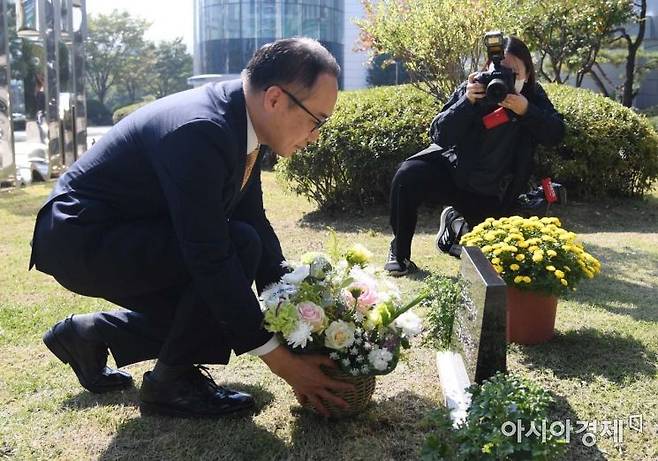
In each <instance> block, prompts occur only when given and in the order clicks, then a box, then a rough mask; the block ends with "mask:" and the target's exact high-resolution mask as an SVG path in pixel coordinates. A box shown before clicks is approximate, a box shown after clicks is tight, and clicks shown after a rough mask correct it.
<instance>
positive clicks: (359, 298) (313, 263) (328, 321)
mask: <svg viewBox="0 0 658 461" xmlns="http://www.w3.org/2000/svg"><path fill="white" fill-rule="evenodd" d="M329 246H330V248H329V250H330V251H329V253H331V254H333V255H339V256H338V257H337V258H336V257H334V258H332V257H331V256H329V255H327V254H324V253H318V252H314V253H306V254H304V255H303V256H302V258H301V262H300V263H299V264H289V265H288V266H289V269H290V270H291V272H289V273H288V274H285V275H284V276H283V277H282V278H281V280H280V281H279V282H278V283H275V284H273V285H271V286H269V287H267V288H266V289H265V290H264V291H263V293H262V294H261V301H262V308H263V311H264V318H265V328H266V329H267V330H268V331H271V332H273V333H276V334H277V335H278V336H279V338H280V340H281V341H282V342H285V343H286V344H287V345H288V346H289V347H290V348H291V349H292V350H293V351H297V352H302V351H311V352H313V351H316V352H321V353H327V354H328V355H329V357H330V358H332V359H333V360H334V361H336V363H337V364H338V366H339V367H340V369H341V370H342V371H344V372H345V373H348V374H350V375H352V376H371V375H378V374H386V373H389V372H391V371H392V370H393V369H394V368H395V366H396V365H397V361H398V358H399V355H400V348H408V347H410V339H411V338H412V337H413V336H415V335H417V334H419V333H420V331H421V321H420V318H419V317H418V316H416V315H415V314H413V313H412V312H410V311H409V309H411V308H412V307H413V306H415V305H417V304H419V303H420V302H421V301H423V300H424V299H426V298H428V297H429V296H430V295H431V294H432V293H431V291H430V290H425V291H423V292H421V293H420V294H419V295H418V296H417V297H416V298H415V299H413V300H412V301H411V302H409V303H406V304H405V303H402V302H401V297H400V293H399V291H398V289H397V287H396V286H395V285H393V284H392V283H391V282H390V281H388V279H386V278H385V277H383V276H382V275H380V274H379V273H378V272H377V271H375V270H374V269H373V268H372V267H370V266H368V261H369V259H370V257H371V253H370V252H369V251H368V250H367V249H366V248H365V247H363V246H362V245H359V244H356V245H353V246H352V247H350V248H349V249H348V250H347V251H344V252H340V251H338V249H337V248H338V245H337V242H336V239H335V236H333V241H332V242H330V245H329Z"/></svg>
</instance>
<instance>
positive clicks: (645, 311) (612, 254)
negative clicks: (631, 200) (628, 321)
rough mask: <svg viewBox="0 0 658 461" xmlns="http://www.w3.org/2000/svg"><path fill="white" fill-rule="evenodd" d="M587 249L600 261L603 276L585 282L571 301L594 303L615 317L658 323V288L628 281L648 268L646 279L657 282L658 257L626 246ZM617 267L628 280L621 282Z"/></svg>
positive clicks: (571, 296)
mask: <svg viewBox="0 0 658 461" xmlns="http://www.w3.org/2000/svg"><path fill="white" fill-rule="evenodd" d="M586 249H587V251H588V252H590V253H592V255H594V256H596V257H597V258H598V259H599V260H600V261H601V266H602V269H601V274H599V275H598V276H597V277H595V278H594V279H592V280H587V281H585V282H584V283H582V284H581V285H580V286H579V287H578V291H577V292H575V293H572V294H571V295H570V298H571V299H574V300H576V301H579V302H582V303H585V304H594V305H596V306H597V307H600V308H603V309H605V310H607V311H608V312H611V313H613V314H619V315H628V316H630V317H632V318H633V319H635V320H643V321H647V322H658V309H656V300H657V299H658V285H656V284H653V285H651V286H648V285H647V283H643V282H633V281H629V280H628V278H629V277H631V276H632V275H633V274H638V273H645V272H646V271H647V269H648V270H649V274H647V276H645V278H646V277H650V278H651V277H652V276H653V277H652V278H653V280H655V279H656V277H658V256H656V255H652V254H649V253H646V252H643V251H640V250H637V249H634V248H630V247H624V246H620V249H619V250H613V249H611V248H606V247H601V246H597V245H587V248H586ZM615 268H619V269H618V272H623V274H625V275H626V278H627V279H626V280H622V279H621V278H620V277H619V275H618V274H616V273H615ZM623 274H622V275H623Z"/></svg>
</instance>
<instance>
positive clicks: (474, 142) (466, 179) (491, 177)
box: [384, 32, 564, 276]
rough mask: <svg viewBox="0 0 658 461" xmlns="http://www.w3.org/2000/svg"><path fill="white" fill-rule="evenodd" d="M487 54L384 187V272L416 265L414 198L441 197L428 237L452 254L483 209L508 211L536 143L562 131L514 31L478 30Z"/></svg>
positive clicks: (553, 139)
mask: <svg viewBox="0 0 658 461" xmlns="http://www.w3.org/2000/svg"><path fill="white" fill-rule="evenodd" d="M485 45H486V46H487V55H488V60H487V63H486V64H485V68H484V69H483V71H482V72H474V73H472V74H471V75H469V76H468V80H467V81H466V82H464V83H462V84H461V85H460V86H459V87H458V88H457V89H456V90H455V92H454V93H453V94H452V96H451V97H450V99H449V100H448V102H447V103H446V104H445V105H444V107H443V108H442V110H441V112H440V113H439V114H438V115H437V116H436V117H435V119H434V120H433V121H432V124H431V125H430V138H431V140H432V144H431V145H430V146H429V147H428V148H427V149H425V150H423V151H421V152H419V153H417V154H415V155H413V156H412V157H410V158H408V159H407V160H405V161H404V162H403V163H402V164H401V165H400V167H399V168H398V170H397V172H396V174H395V176H394V178H393V183H392V187H391V201H390V203H391V205H390V206H391V213H390V224H391V227H392V229H393V234H394V239H393V240H392V241H391V246H390V251H389V257H388V262H387V263H386V265H385V266H384V268H385V270H387V271H388V272H389V274H391V275H395V276H401V275H405V274H407V273H408V272H412V271H413V270H415V269H416V266H415V264H414V263H413V262H412V261H411V240H412V238H413V234H414V232H415V229H416V220H417V215H418V208H419V206H420V205H421V204H422V203H425V202H432V203H439V204H441V205H446V206H447V207H446V208H445V209H444V210H443V212H442V213H441V222H440V226H439V233H438V235H437V240H436V244H437V247H438V249H439V250H441V251H443V252H445V253H449V254H451V255H453V256H457V257H458V256H459V253H460V251H461V248H460V247H459V245H458V242H459V237H460V236H461V235H462V234H463V233H465V232H466V231H467V230H468V228H469V226H475V225H477V224H478V223H480V222H482V221H484V220H485V219H486V218H487V217H490V216H491V217H500V216H504V215H505V214H508V213H509V212H510V210H511V207H512V205H513V203H514V199H515V198H516V197H517V196H518V195H519V194H520V193H521V192H523V191H524V188H525V186H526V184H527V182H528V179H529V177H530V174H531V172H532V169H533V165H534V152H535V148H536V146H537V144H543V145H547V146H548V145H555V144H558V143H559V142H560V141H561V140H562V138H563V136H564V122H563V120H562V116H561V115H560V114H559V113H558V112H557V111H556V110H555V108H554V107H553V104H551V102H550V100H549V99H548V96H547V95H546V92H545V91H544V90H543V88H542V87H541V85H540V84H539V83H537V81H536V77H535V70H534V65H533V63H532V57H531V55H530V51H529V50H528V48H527V46H526V45H525V44H524V43H523V42H522V41H521V40H520V39H518V38H517V37H514V36H509V37H505V38H504V39H503V36H502V34H500V33H499V32H490V33H487V34H486V35H485Z"/></svg>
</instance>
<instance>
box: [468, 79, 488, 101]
mask: <svg viewBox="0 0 658 461" xmlns="http://www.w3.org/2000/svg"><path fill="white" fill-rule="evenodd" d="M478 74H479V72H473V73H472V74H471V75H469V76H468V83H467V84H466V98H467V99H468V101H469V102H470V103H471V104H475V102H476V101H477V100H478V99H482V98H484V97H485V95H486V93H485V90H486V88H485V86H484V85H483V84H481V83H478V82H476V81H475V77H477V75H478Z"/></svg>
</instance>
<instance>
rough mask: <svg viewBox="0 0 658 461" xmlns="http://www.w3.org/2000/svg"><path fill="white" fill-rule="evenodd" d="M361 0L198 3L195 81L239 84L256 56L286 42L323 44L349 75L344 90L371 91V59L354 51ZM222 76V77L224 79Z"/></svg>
mask: <svg viewBox="0 0 658 461" xmlns="http://www.w3.org/2000/svg"><path fill="white" fill-rule="evenodd" d="M362 14H363V10H362V6H361V2H360V0H194V74H195V76H196V77H193V78H192V81H193V82H194V81H198V82H203V81H206V80H207V79H219V78H226V79H228V78H235V77H237V75H239V74H240V71H242V69H244V67H245V65H246V64H247V62H248V61H249V59H250V58H251V56H252V55H253V53H254V51H255V50H256V49H258V48H259V47H260V46H262V45H263V44H265V43H268V42H272V41H274V40H277V39H280V38H286V37H294V36H306V37H312V38H315V39H316V40H319V41H320V42H321V43H322V44H323V45H324V46H325V47H326V48H327V49H328V50H329V51H330V52H331V53H332V54H333V55H334V57H335V58H336V60H337V61H338V63H339V64H340V66H341V68H343V72H342V75H341V80H340V82H339V83H340V86H341V88H342V89H355V88H363V87H365V86H366V73H367V69H366V66H365V63H366V60H367V55H366V53H364V52H356V51H354V47H355V45H356V40H357V39H358V29H357V27H356V26H355V25H354V24H353V23H352V19H353V18H356V17H360V16H361V15H362ZM219 75H221V76H222V77H219Z"/></svg>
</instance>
